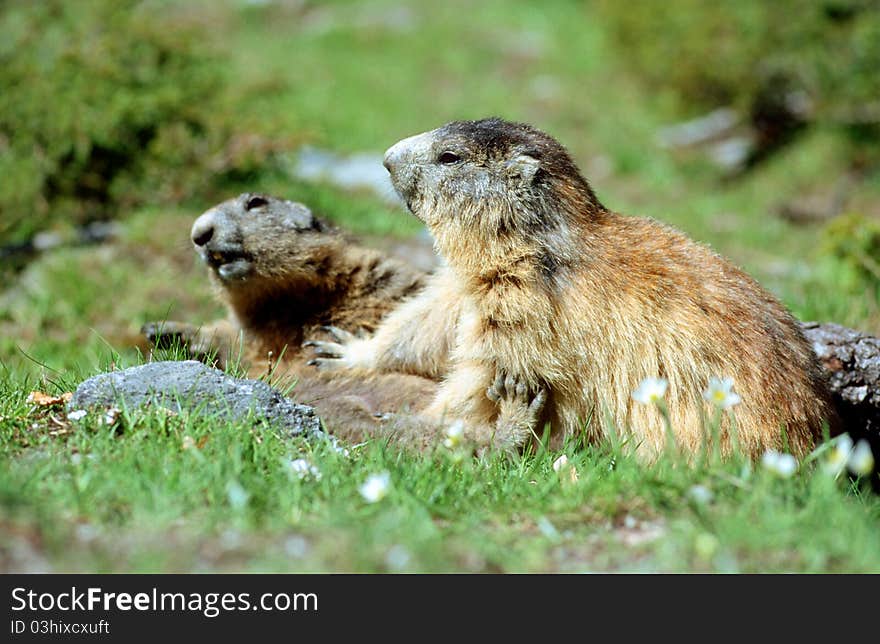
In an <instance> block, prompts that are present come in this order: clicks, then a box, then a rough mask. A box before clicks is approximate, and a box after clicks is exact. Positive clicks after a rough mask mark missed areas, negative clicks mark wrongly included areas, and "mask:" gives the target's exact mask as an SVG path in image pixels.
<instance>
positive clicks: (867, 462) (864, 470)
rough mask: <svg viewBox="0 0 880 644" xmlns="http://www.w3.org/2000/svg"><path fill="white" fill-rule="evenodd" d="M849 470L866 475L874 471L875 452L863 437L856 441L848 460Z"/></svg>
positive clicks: (858, 474) (859, 474)
mask: <svg viewBox="0 0 880 644" xmlns="http://www.w3.org/2000/svg"><path fill="white" fill-rule="evenodd" d="M846 466H847V468H849V471H850V472H852V473H853V474H855V475H857V476H866V475H868V474H870V473H871V472H873V471H874V453H873V452H872V451H871V446H870V445H869V444H868V441H866V440H864V439H862V440H860V441H859V442H858V443H856V446H855V448H853V450H852V451H851V452H850V454H849V458H848V459H847V461H846Z"/></svg>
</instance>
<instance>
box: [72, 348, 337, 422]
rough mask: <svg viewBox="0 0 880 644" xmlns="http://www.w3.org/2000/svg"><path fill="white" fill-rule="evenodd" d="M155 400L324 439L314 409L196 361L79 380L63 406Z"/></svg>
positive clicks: (152, 402)
mask: <svg viewBox="0 0 880 644" xmlns="http://www.w3.org/2000/svg"><path fill="white" fill-rule="evenodd" d="M121 405H125V406H126V407H129V408H131V407H142V406H146V405H159V406H161V407H165V408H166V409H170V410H171V411H174V412H177V413H179V412H182V411H184V412H188V413H197V414H204V415H206V416H207V415H210V416H212V417H217V416H219V417H221V418H228V419H229V420H233V421H238V420H244V419H247V418H253V419H257V420H258V421H259V422H264V423H266V424H267V425H271V426H272V427H275V428H277V429H278V430H280V431H282V432H283V434H284V435H286V436H307V437H309V438H326V437H327V435H326V434H325V433H324V432H323V431H322V430H321V421H320V419H319V418H318V416H317V415H316V414H315V410H314V409H313V408H311V407H308V406H306V405H299V404H297V403H295V402H293V401H292V400H290V399H288V398H285V397H284V396H283V395H282V394H281V393H280V392H278V391H276V390H275V389H273V388H272V387H270V386H269V385H267V384H266V383H265V382H261V381H259V380H245V379H241V378H233V377H232V376H229V375H227V374H225V373H223V372H222V371H219V370H217V369H212V368H211V367H208V366H207V365H204V364H202V363H201V362H197V361H195V360H186V361H181V362H177V361H167V362H151V363H148V364H145V365H141V366H139V367H131V368H129V369H123V370H121V371H111V372H109V373H102V374H100V375H97V376H94V377H92V378H89V379H88V380H85V381H84V382H82V383H81V384H80V385H79V387H77V389H76V391H75V392H74V394H73V398H72V399H71V401H70V403H68V409H69V410H71V411H73V410H79V409H89V408H94V407H99V408H107V407H114V406H116V407H118V406H121Z"/></svg>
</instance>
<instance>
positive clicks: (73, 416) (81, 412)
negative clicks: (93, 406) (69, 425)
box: [67, 409, 88, 421]
mask: <svg viewBox="0 0 880 644" xmlns="http://www.w3.org/2000/svg"><path fill="white" fill-rule="evenodd" d="M87 413H88V412H87V411H86V410H85V409H77V410H76V411H72V412H70V413H69V414H67V420H74V421H76V420H82V419H83V418H85V417H86V414H87Z"/></svg>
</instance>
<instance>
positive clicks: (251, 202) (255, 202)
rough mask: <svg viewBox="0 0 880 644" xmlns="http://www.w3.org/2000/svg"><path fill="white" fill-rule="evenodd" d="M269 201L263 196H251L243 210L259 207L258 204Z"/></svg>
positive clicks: (261, 204) (263, 204)
mask: <svg viewBox="0 0 880 644" xmlns="http://www.w3.org/2000/svg"><path fill="white" fill-rule="evenodd" d="M268 203H269V200H268V199H266V198H265V197H251V198H250V199H248V201H247V203H246V204H245V206H244V209H245V210H253V209H254V208H259V207H260V206H265V205H266V204H268Z"/></svg>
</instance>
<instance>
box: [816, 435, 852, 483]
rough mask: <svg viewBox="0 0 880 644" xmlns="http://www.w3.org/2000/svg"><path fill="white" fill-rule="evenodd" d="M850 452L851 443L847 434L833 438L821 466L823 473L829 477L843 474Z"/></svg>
mask: <svg viewBox="0 0 880 644" xmlns="http://www.w3.org/2000/svg"><path fill="white" fill-rule="evenodd" d="M852 450H853V441H852V438H850V437H849V434H841V435H840V436H838V437H837V438H835V439H834V441H833V442H832V444H831V449H829V450H828V456H827V457H826V458H825V462H824V463H823V465H822V467H823V469H824V470H825V472H826V473H827V474H830V475H831V476H838V475H839V474H840V473H841V472H843V470H844V469H846V463H847V461H848V460H849V455H850V453H851V452H852Z"/></svg>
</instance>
